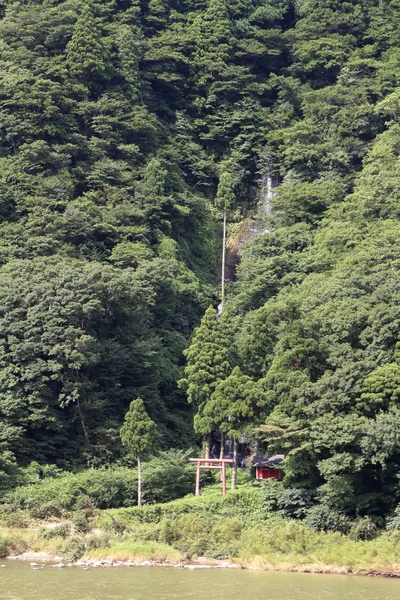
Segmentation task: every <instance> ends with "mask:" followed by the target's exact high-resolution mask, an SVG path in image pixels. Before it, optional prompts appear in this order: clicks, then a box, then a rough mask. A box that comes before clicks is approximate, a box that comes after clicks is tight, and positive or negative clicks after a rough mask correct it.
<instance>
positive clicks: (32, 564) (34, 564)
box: [29, 563, 38, 567]
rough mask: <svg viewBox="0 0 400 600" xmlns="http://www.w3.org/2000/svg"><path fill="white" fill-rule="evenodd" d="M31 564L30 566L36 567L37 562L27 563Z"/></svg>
mask: <svg viewBox="0 0 400 600" xmlns="http://www.w3.org/2000/svg"><path fill="white" fill-rule="evenodd" d="M29 564H30V565H31V567H37V566H38V564H37V563H29Z"/></svg>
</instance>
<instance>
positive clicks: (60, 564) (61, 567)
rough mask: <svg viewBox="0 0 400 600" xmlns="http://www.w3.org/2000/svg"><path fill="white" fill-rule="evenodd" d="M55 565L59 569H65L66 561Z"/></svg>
mask: <svg viewBox="0 0 400 600" xmlns="http://www.w3.org/2000/svg"><path fill="white" fill-rule="evenodd" d="M54 566H55V567H57V568H58V569H63V568H64V567H65V565H64V563H62V562H61V563H58V564H56V565H54Z"/></svg>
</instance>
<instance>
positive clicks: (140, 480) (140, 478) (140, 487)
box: [137, 456, 142, 506]
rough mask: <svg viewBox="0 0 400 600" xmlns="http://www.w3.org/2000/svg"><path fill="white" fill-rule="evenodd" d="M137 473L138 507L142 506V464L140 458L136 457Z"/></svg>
mask: <svg viewBox="0 0 400 600" xmlns="http://www.w3.org/2000/svg"><path fill="white" fill-rule="evenodd" d="M137 471H138V481H137V504H138V506H142V463H141V461H140V456H138V457H137Z"/></svg>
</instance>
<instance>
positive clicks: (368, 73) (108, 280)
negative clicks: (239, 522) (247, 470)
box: [0, 0, 400, 531]
mask: <svg viewBox="0 0 400 600" xmlns="http://www.w3.org/2000/svg"><path fill="white" fill-rule="evenodd" d="M399 9H400V5H399V2H398V1H397V0H385V1H382V0H349V1H348V2H338V1H337V0H297V1H296V2H294V1H292V0H230V1H229V2H228V0H140V1H139V0H107V1H105V2H100V1H99V0H85V1H82V0H81V1H79V2H78V0H64V1H60V0H24V1H22V0H6V1H5V2H3V3H2V4H1V9H0V11H1V14H0V167H1V168H0V489H5V488H7V487H10V486H12V485H15V484H16V483H18V481H19V478H20V477H21V475H20V473H19V472H18V467H20V466H24V465H27V464H29V463H30V462H31V461H33V460H34V461H38V462H39V463H41V464H42V465H44V464H46V463H52V464H57V465H58V467H60V468H63V469H65V468H66V469H69V468H71V467H77V466H80V465H82V464H86V465H89V466H101V465H104V464H109V463H111V462H114V461H116V460H120V459H121V457H122V459H123V449H122V447H121V440H120V436H119V431H120V428H121V425H122V423H123V419H124V415H125V414H126V412H127V410H128V407H129V403H130V401H131V400H132V398H135V397H140V398H143V401H144V406H145V409H146V411H147V413H148V414H149V417H150V418H151V420H152V421H154V422H155V423H156V425H157V427H158V431H159V432H160V443H161V447H162V448H168V447H171V446H181V447H183V446H186V447H187V446H189V445H190V444H191V443H192V442H193V441H195V438H194V435H195V433H197V434H200V435H201V436H207V435H209V434H210V433H211V432H213V431H220V432H222V433H223V434H227V435H228V436H231V437H233V438H235V439H236V440H237V439H239V438H240V437H241V436H242V435H244V434H247V435H248V433H249V431H253V433H254V435H258V436H259V437H260V440H261V442H262V443H264V445H265V449H266V450H267V449H269V450H271V451H272V450H277V451H280V452H284V453H285V454H286V460H285V465H284V474H285V478H284V486H285V487H286V490H287V491H286V492H285V494H286V500H279V502H278V500H277V506H278V505H279V506H278V510H283V508H282V507H283V506H284V505H285V502H286V505H285V506H286V509H285V510H287V511H288V512H290V511H291V510H292V509H291V508H290V506H295V507H297V508H296V510H299V512H298V514H297V515H296V514H295V513H293V515H292V516H298V517H301V518H305V519H307V522H309V524H310V526H313V527H319V525H318V523H328V524H329V523H333V521H334V520H335V519H334V517H335V516H336V517H337V520H336V521H335V522H336V523H339V524H340V523H347V519H349V518H350V519H354V518H356V517H367V516H368V517H370V518H371V519H372V521H371V523H372V525H374V524H375V522H376V523H377V524H378V525H381V524H382V523H383V521H382V519H384V518H386V517H388V516H390V515H391V514H392V513H393V514H394V516H392V517H391V518H392V521H390V522H396V518H397V515H398V512H396V513H394V510H395V508H396V506H397V504H399V502H400V488H399V485H398V477H397V473H398V470H399V467H400V437H399V436H400V433H399V431H400V427H399V426H400V406H399V400H400V340H399V330H400V308H399V307H400V302H399V300H400V290H399V267H400V254H399V249H398V239H399V234H400V227H399V216H400V210H399V193H400V185H399V181H400V179H399V175H400V171H399V169H400V167H399V157H400V124H399V119H400V92H399V90H400V81H399V77H400V75H399V72H400V71H399V63H400V54H399V52H400V51H399V34H398V31H399V25H400V13H399ZM271 176H273V177H274V179H275V180H279V182H280V185H279V189H278V190H277V191H276V193H275V195H274V197H273V198H272V199H270V200H269V202H270V204H271V206H268V210H267V211H264V218H266V220H267V229H268V232H264V233H263V234H261V235H257V236H254V238H253V239H252V240H250V241H249V242H248V243H247V244H246V246H245V248H244V251H243V254H242V257H241V262H240V265H239V266H238V269H237V278H236V280H235V281H233V282H231V283H229V289H228V293H227V298H226V303H225V305H224V314H223V317H222V318H221V319H219V320H216V319H215V311H214V309H213V308H210V309H208V310H207V311H206V312H205V309H206V307H207V306H209V305H210V304H214V305H216V304H218V301H217V298H218V279H219V272H218V269H219V264H220V256H219V254H220V249H221V246H222V243H221V235H220V226H221V223H220V221H221V216H222V214H223V213H225V214H228V219H229V220H230V221H235V222H238V221H240V220H241V219H242V218H243V217H248V215H249V214H251V213H252V212H253V213H254V212H255V211H256V198H257V186H258V181H259V178H260V177H261V179H262V180H264V179H265V178H266V177H271ZM264 208H265V207H264ZM264 231H265V228H264ZM204 312H205V314H204ZM202 315H204V316H203V320H202V321H201V317H202ZM200 321H201V324H200V327H199V328H198V329H197V330H196V332H195V334H194V335H193V337H192V343H191V345H190V346H189V348H187V346H188V344H189V339H190V336H191V335H192V332H193V330H194V328H195V327H196V326H198V325H199V323H200ZM185 348H187V350H186V352H185ZM184 352H185V356H186V361H187V363H186V370H185V372H184ZM178 381H179V382H180V383H179V386H178ZM185 391H186V392H187V398H188V400H189V403H187V402H186V397H185ZM193 414H194V431H195V433H194V432H193V428H192V425H191V424H192V415H193ZM197 441H199V440H197ZM302 499H306V505H305V506H303V507H301V506H300V505H301V502H302V501H303V500H302ZM291 503H292V504H291ZM299 503H300V505H299ZM279 507H280V508H279ZM303 509H304V510H303ZM310 511H311V512H310ZM331 517H332V519H331ZM336 517H335V518H336ZM324 519H325V521H324ZM365 523H367V521H365ZM365 523H364V525H365ZM368 523H369V521H368ZM316 524H317V525H316ZM329 527H331V526H329ZM341 527H342V525H340V526H339V525H337V526H333V525H332V527H331V528H336V529H340V528H341ZM321 528H328V525H324V526H323V527H322V525H321ZM365 530H366V531H367V530H368V526H367V525H365Z"/></svg>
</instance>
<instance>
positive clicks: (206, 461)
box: [189, 458, 235, 496]
mask: <svg viewBox="0 0 400 600" xmlns="http://www.w3.org/2000/svg"><path fill="white" fill-rule="evenodd" d="M189 460H190V462H192V463H196V466H197V469H196V490H195V496H200V471H201V469H216V470H218V471H221V480H222V495H223V496H226V465H227V464H232V463H234V462H235V461H234V460H233V459H232V458H190V459H189Z"/></svg>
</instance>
